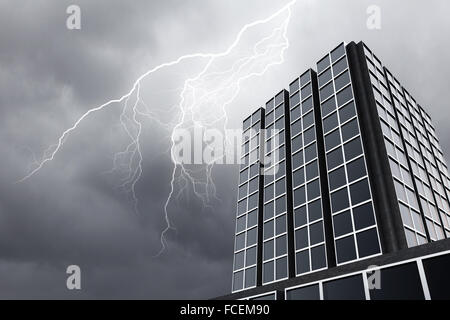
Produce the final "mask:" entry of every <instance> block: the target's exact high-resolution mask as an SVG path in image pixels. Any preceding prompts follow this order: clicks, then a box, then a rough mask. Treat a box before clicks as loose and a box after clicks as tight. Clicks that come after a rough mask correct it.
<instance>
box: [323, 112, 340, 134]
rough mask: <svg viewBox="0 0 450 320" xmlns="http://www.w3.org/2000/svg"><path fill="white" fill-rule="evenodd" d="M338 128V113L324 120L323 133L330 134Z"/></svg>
mask: <svg viewBox="0 0 450 320" xmlns="http://www.w3.org/2000/svg"><path fill="white" fill-rule="evenodd" d="M337 126H338V118H337V112H335V113H333V114H332V115H330V116H328V117H327V118H325V119H324V120H323V132H324V133H328V132H329V131H331V130H332V129H334V128H336V127H337Z"/></svg>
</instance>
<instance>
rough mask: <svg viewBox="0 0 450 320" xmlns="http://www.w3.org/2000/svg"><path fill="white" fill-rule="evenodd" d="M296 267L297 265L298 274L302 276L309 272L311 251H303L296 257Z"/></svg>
mask: <svg viewBox="0 0 450 320" xmlns="http://www.w3.org/2000/svg"><path fill="white" fill-rule="evenodd" d="M295 260H296V262H295V263H296V265H297V274H302V273H305V272H309V271H310V269H309V251H308V250H305V251H301V252H298V253H297V254H296V255H295Z"/></svg>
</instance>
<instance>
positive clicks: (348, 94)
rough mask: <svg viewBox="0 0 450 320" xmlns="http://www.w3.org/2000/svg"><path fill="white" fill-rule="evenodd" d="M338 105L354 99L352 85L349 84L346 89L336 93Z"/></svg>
mask: <svg viewBox="0 0 450 320" xmlns="http://www.w3.org/2000/svg"><path fill="white" fill-rule="evenodd" d="M336 99H337V103H338V107H340V106H342V105H344V104H345V103H347V102H349V101H350V100H351V99H353V92H352V86H351V85H350V86H348V87H347V88H345V89H344V90H342V91H340V92H339V93H338V94H337V95H336Z"/></svg>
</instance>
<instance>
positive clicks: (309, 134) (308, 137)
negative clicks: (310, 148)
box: [303, 127, 316, 145]
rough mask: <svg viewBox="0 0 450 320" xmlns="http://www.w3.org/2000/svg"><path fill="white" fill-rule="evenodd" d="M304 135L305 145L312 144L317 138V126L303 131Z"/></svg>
mask: <svg viewBox="0 0 450 320" xmlns="http://www.w3.org/2000/svg"><path fill="white" fill-rule="evenodd" d="M303 137H304V140H305V145H308V144H310V143H311V142H313V141H314V140H315V139H316V128H315V127H311V128H309V129H308V130H306V131H305V132H304V133H303Z"/></svg>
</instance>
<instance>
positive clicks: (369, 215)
mask: <svg viewBox="0 0 450 320" xmlns="http://www.w3.org/2000/svg"><path fill="white" fill-rule="evenodd" d="M353 219H354V221H355V228H356V230H361V229H363V228H367V227H370V226H373V225H374V224H375V218H374V214H373V209H372V203H371V202H369V203H366V204H363V205H362V206H359V207H357V208H354V209H353Z"/></svg>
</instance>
